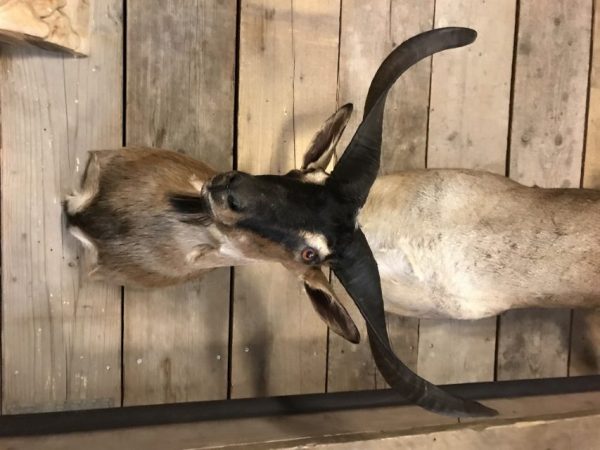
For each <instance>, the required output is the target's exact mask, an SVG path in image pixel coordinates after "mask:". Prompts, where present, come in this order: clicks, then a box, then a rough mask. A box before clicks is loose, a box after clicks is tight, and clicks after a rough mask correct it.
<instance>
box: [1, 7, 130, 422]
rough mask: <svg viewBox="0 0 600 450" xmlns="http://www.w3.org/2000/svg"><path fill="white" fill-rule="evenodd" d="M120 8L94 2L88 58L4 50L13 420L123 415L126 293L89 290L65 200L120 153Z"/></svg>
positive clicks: (8, 407) (8, 373) (5, 302)
mask: <svg viewBox="0 0 600 450" xmlns="http://www.w3.org/2000/svg"><path fill="white" fill-rule="evenodd" d="M121 6H122V5H121V2H120V1H117V0H96V1H95V7H94V10H93V14H94V17H95V20H94V28H93V38H92V42H91V48H92V52H93V54H92V56H91V57H89V58H87V59H74V58H72V57H70V56H62V55H61V56H57V55H53V54H50V53H48V52H44V51H41V50H38V49H32V48H19V47H8V46H6V47H2V49H1V54H0V77H1V81H0V102H1V109H2V111H3V115H2V140H1V142H2V218H3V220H2V262H3V264H2V350H3V352H2V355H3V356H2V375H3V376H2V382H3V389H2V390H3V406H2V410H3V411H4V412H5V413H21V412H34V411H35V412H38V411H51V410H62V409H78V408H95V407H107V406H118V405H119V404H120V400H121V369H120V351H121V295H120V289H119V288H118V287H117V286H110V287H109V286H106V285H102V284H97V283H90V282H87V281H84V280H83V277H84V274H83V273H81V270H80V268H79V265H80V256H81V252H80V249H79V245H78V244H77V242H76V241H75V239H74V238H72V237H71V236H70V235H69V234H68V233H67V232H66V231H65V228H64V224H63V223H62V214H61V201H62V199H63V197H64V196H65V194H67V193H68V192H69V191H70V190H71V189H72V188H73V187H74V186H75V185H76V184H77V183H78V181H79V177H80V176H81V174H82V172H83V168H84V164H85V161H86V158H87V150H89V149H91V148H98V147H115V146H119V145H120V143H121V133H122V130H121V124H122V120H121V118H122V116H121V112H122V103H121V99H122V94H121V87H122V84H121V83H122V81H121V75H122V69H123V67H122V46H121V42H122V29H123V26H122V22H121V14H122V11H121Z"/></svg>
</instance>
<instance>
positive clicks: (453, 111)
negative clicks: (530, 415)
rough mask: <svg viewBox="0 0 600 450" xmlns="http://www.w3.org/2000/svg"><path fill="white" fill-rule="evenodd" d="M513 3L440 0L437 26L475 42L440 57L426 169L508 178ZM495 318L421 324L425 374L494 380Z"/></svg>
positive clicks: (440, 379)
mask: <svg viewBox="0 0 600 450" xmlns="http://www.w3.org/2000/svg"><path fill="white" fill-rule="evenodd" d="M515 8H516V2H515V0H500V1H494V2H485V1H481V0H458V1H457V0H437V2H436V10H435V22H436V27H444V26H448V25H452V24H460V25H462V26H469V27H471V28H474V29H475V30H477V32H478V38H477V41H476V42H475V43H474V44H472V45H470V46H468V47H467V48H465V49H461V50H459V51H453V52H447V53H443V54H439V55H436V56H434V59H433V73H432V81H431V82H432V86H431V105H430V116H429V147H428V150H427V156H428V158H427V166H428V167H434V168H439V167H460V168H474V169H482V170H488V171H491V172H496V173H501V174H504V172H505V164H506V144H507V137H508V115H509V105H510V80H511V67H512V57H513V41H514V32H515V13H516V11H515ZM495 344H496V318H494V317H493V318H488V319H484V320H480V321H460V322H457V321H450V320H444V321H439V320H422V321H421V328H420V335H419V362H418V369H419V373H420V374H421V375H422V376H424V377H425V378H427V379H429V380H431V381H432V382H434V383H460V382H469V381H489V380H493V378H494V362H495Z"/></svg>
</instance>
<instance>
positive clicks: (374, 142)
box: [169, 28, 495, 416]
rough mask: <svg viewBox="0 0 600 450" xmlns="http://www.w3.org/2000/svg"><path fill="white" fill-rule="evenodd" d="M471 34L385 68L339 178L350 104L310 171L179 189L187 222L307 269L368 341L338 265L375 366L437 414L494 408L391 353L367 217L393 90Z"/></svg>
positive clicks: (308, 282) (334, 323)
mask: <svg viewBox="0 0 600 450" xmlns="http://www.w3.org/2000/svg"><path fill="white" fill-rule="evenodd" d="M475 37H476V33H475V32H474V31H473V30H469V29H465V28H444V29H438V30H431V31H429V32H426V33H422V34H420V35H418V36H415V37H413V38H411V39H409V40H408V41H406V42H404V43H403V44H401V45H400V46H399V47H397V48H396V49H395V50H394V51H393V52H392V53H391V54H390V55H389V56H388V57H387V58H386V60H385V61H384V62H383V63H382V65H381V67H380V68H379V70H378V71H377V73H376V75H375V77H374V79H373V81H372V83H371V86H370V88H369V92H368V95H367V100H366V103H365V111H364V117H363V121H362V123H361V124H360V125H359V127H358V129H357V131H356V133H355V134H354V137H353V138H352V140H351V142H350V144H349V145H348V147H347V148H346V149H345V151H344V153H343V155H342V157H341V158H340V160H339V162H338V163H337V164H336V166H335V168H334V169H333V171H332V173H331V174H330V175H327V174H326V173H325V171H324V167H325V166H326V163H327V162H329V160H330V159H331V157H332V155H333V150H334V148H335V145H336V143H337V141H338V140H339V137H340V136H341V133H342V132H343V130H344V127H345V125H346V123H347V120H348V118H349V115H350V113H351V106H350V105H346V106H344V107H342V108H341V109H340V110H339V111H338V112H337V113H336V114H334V115H333V116H332V117H331V118H330V119H329V120H328V121H327V122H326V124H325V126H324V127H323V128H322V130H321V131H320V132H319V133H318V134H317V136H316V137H315V139H314V140H313V143H312V144H311V147H310V148H309V150H308V152H307V154H306V157H305V160H304V164H303V167H302V168H301V169H300V170H294V171H291V172H289V173H288V174H286V175H283V176H275V175H250V174H247V173H244V172H240V171H232V172H227V173H223V174H218V175H217V176H215V177H213V178H212V179H210V180H209V181H208V182H206V183H205V184H204V185H203V187H202V191H201V193H200V194H198V195H196V196H190V195H187V194H181V193H177V192H173V193H172V195H171V196H170V200H169V201H170V203H171V205H172V207H173V209H174V210H175V211H176V212H177V213H178V214H180V217H181V220H183V221H187V222H190V223H193V222H195V221H196V222H198V223H200V224H203V225H206V224H208V223H210V224H214V225H215V226H216V227H218V228H219V229H220V230H221V231H222V232H224V234H226V235H228V236H231V237H232V238H233V239H235V242H236V246H237V248H238V250H239V251H241V252H242V253H243V254H244V255H246V256H249V257H253V258H259V259H269V260H278V261H280V262H281V263H283V264H284V265H285V266H286V267H287V268H288V269H290V270H292V271H294V272H296V273H298V274H299V275H300V276H301V277H302V278H303V279H304V282H305V287H306V291H307V293H308V295H309V297H310V298H311V300H312V302H313V305H314V306H315V308H316V310H317V312H318V313H319V314H320V315H321V317H322V318H323V319H324V320H325V321H326V322H327V323H328V325H329V326H330V327H332V329H333V330H334V331H336V332H338V333H339V334H341V335H342V336H344V337H345V338H346V339H348V340H350V341H352V342H357V341H358V339H359V336H358V331H357V329H356V326H355V325H354V323H353V322H352V319H351V318H350V316H349V315H348V313H347V312H346V310H345V309H344V308H343V306H341V304H340V303H339V302H338V301H337V300H336V297H335V294H334V293H333V289H331V286H330V285H329V283H328V281H327V279H326V278H325V276H324V275H323V273H322V272H321V269H320V267H321V266H323V265H326V266H329V267H330V268H331V269H333V271H334V273H335V274H336V276H337V277H338V278H339V280H340V281H341V283H342V285H343V286H344V288H345V289H346V291H347V292H348V294H349V295H350V297H351V298H352V299H353V300H354V302H355V303H356V305H357V307H358V309H359V311H360V312H361V314H362V316H363V318H364V319H365V321H366V324H367V330H368V335H369V341H370V344H371V348H372V351H373V356H374V358H375V362H376V364H377V366H378V368H379V370H380V372H381V373H382V375H383V376H384V378H385V379H386V381H387V382H388V383H389V384H390V385H391V386H392V387H394V388H395V389H397V390H399V391H400V392H401V393H402V394H403V395H404V396H405V397H407V398H408V399H410V400H412V401H414V402H415V403H417V404H419V405H420V406H423V407H425V408H427V409H430V410H432V411H436V412H440V413H445V414H450V415H462V416H487V415H493V414H495V411H494V410H491V409H489V408H486V407H485V406H483V405H480V404H479V403H476V402H473V401H468V400H464V399H460V398H457V397H453V396H450V395H449V394H447V393H446V392H444V391H442V390H441V389H439V388H437V387H436V386H433V385H431V384H430V383H428V382H427V381H425V380H423V379H422V378H420V377H418V376H417V375H416V374H414V373H413V372H412V371H410V369H408V368H407V367H406V366H405V365H404V364H403V363H402V362H401V361H400V360H399V359H398V358H397V357H396V356H395V354H394V352H393V351H392V349H391V346H390V343H389V338H388V335H387V331H386V325H385V315H384V310H383V299H382V293H381V286H380V279H379V273H378V269H377V264H376V262H375V260H374V258H373V255H372V253H371V250H370V248H369V246H368V244H367V241H366V239H365V236H364V234H363V233H362V231H361V230H360V228H359V226H358V224H357V215H358V212H359V210H360V208H361V207H362V206H363V204H364V203H365V200H366V198H367V196H368V193H369V190H370V188H371V186H372V184H373V182H374V181H375V178H376V176H377V173H378V170H379V163H380V153H381V139H382V123H383V112H384V106H385V100H386V96H387V93H388V91H389V89H390V88H391V86H392V85H393V83H394V82H395V81H396V79H398V77H399V76H400V75H401V74H402V73H404V72H405V71H406V70H407V69H408V68H410V67H411V66H412V65H414V64H415V63H416V62H418V61H420V60H421V59H423V58H425V57H427V56H431V55H433V54H434V53H436V52H439V51H442V50H445V49H450V48H455V47H461V46H464V45H467V44H469V43H471V42H473V41H474V39H475Z"/></svg>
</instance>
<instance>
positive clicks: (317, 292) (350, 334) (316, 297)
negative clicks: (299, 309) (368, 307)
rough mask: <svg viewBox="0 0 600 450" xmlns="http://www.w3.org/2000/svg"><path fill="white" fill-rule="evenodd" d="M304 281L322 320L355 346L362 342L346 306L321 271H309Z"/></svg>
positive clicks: (305, 287)
mask: <svg viewBox="0 0 600 450" xmlns="http://www.w3.org/2000/svg"><path fill="white" fill-rule="evenodd" d="M303 279H304V289H305V290H306V293H307V294H308V297H309V298H310V301H311V303H312V305H313V308H315V311H316V312H317V314H318V315H319V316H320V317H321V319H323V321H324V322H325V323H326V324H327V326H328V327H329V328H330V329H331V330H332V331H333V332H334V333H336V334H339V335H340V336H342V337H343V338H344V339H346V340H348V341H350V342H352V343H353V344H358V343H359V342H360V333H359V332H358V328H357V327H356V325H355V324H354V321H353V320H352V317H350V314H348V311H347V310H346V308H344V305H342V304H341V303H340V301H339V300H338V298H337V297H336V295H335V292H333V288H332V287H331V284H329V281H327V278H326V277H325V275H323V272H322V271H321V269H319V268H312V269H310V270H308V271H307V272H306V273H305V274H304V275H303Z"/></svg>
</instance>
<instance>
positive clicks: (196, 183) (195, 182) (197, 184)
mask: <svg viewBox="0 0 600 450" xmlns="http://www.w3.org/2000/svg"><path fill="white" fill-rule="evenodd" d="M190 184H191V185H192V187H193V188H194V189H196V190H197V191H198V192H202V186H204V182H203V181H202V180H200V178H198V177H197V176H196V175H195V174H194V175H192V176H191V177H190Z"/></svg>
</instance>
